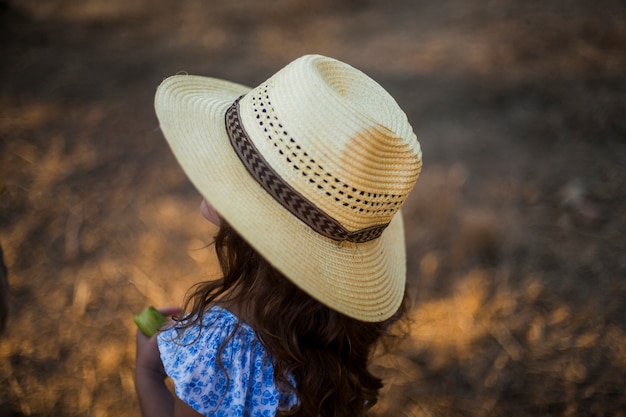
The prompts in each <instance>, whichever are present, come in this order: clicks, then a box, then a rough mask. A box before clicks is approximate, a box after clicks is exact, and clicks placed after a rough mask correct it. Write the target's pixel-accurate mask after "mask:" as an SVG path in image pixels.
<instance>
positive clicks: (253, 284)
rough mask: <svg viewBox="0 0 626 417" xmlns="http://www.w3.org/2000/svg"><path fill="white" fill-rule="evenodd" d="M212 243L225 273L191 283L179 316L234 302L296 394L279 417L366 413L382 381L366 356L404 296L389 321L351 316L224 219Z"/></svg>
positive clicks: (278, 377)
mask: <svg viewBox="0 0 626 417" xmlns="http://www.w3.org/2000/svg"><path fill="white" fill-rule="evenodd" d="M214 244H215V250H216V253H217V258H218V260H219V264H220V266H221V269H222V274H223V275H222V278H221V279H218V280H214V281H207V282H202V283H199V284H197V285H196V286H195V287H193V288H192V290H191V292H190V294H189V296H188V298H187V300H186V303H185V311H186V315H185V317H184V319H190V318H193V320H191V321H187V322H186V324H183V326H185V327H186V326H191V325H192V324H194V323H197V322H201V320H202V316H203V314H204V312H205V311H207V309H208V308H209V307H210V306H211V305H212V304H213V303H216V302H218V303H225V304H226V305H231V306H232V305H234V306H236V310H237V311H240V312H242V311H243V312H245V314H244V317H245V318H246V319H247V323H248V324H249V325H250V326H251V327H252V328H253V329H254V330H255V332H256V334H257V336H258V337H259V339H260V341H261V343H263V345H264V346H265V348H266V349H267V350H268V351H269V352H270V353H271V354H272V356H273V357H274V360H275V361H274V379H275V383H276V385H277V386H278V387H279V388H280V389H282V390H285V391H287V392H288V391H293V392H295V394H296V395H297V397H298V405H297V406H295V407H294V408H292V409H291V410H281V411H279V413H278V414H277V415H278V416H299V417H348V416H349V417H358V416H364V415H366V413H367V411H368V410H369V409H370V408H371V407H372V406H373V405H374V404H376V402H377V399H378V392H379V390H380V388H381V387H382V381H381V379H380V378H378V377H376V376H374V375H373V374H372V373H370V371H369V370H368V362H369V359H370V356H371V354H372V351H373V349H374V347H375V346H376V344H377V342H378V341H379V339H381V337H382V336H384V335H387V334H388V333H389V328H390V326H391V324H392V323H393V322H395V321H397V320H398V319H400V317H401V316H403V315H404V311H405V310H406V302H403V304H402V307H401V308H400V309H399V310H398V313H396V314H395V315H394V317H392V318H391V319H389V320H387V321H384V322H380V323H367V322H363V321H359V320H355V319H352V318H350V317H348V316H345V315H343V314H341V313H338V312H336V311H334V310H332V309H330V308H328V307H326V306H325V305H323V304H321V303H320V302H318V301H317V300H315V299H313V298H312V297H310V296H309V295H308V294H306V293H305V292H303V291H301V290H300V289H299V288H298V287H296V286H295V285H294V284H292V283H291V282H290V281H289V280H288V279H287V278H285V276H284V275H283V274H281V273H280V272H279V271H278V270H277V269H275V268H274V267H273V266H272V265H271V264H270V263H269V262H268V261H266V260H265V259H264V258H263V257H262V256H260V255H259V254H258V253H257V252H256V250H254V249H253V248H252V247H251V246H250V245H249V244H248V243H247V242H246V241H245V240H244V239H243V238H241V237H240V236H239V234H238V233H237V232H235V231H234V229H233V228H232V227H231V226H230V225H229V224H228V223H226V222H225V221H224V220H222V222H221V225H220V230H219V232H218V234H217V235H216V237H215V242H214ZM405 300H406V296H405ZM183 323H185V321H184V320H183ZM219 356H220V355H218V357H219ZM290 376H292V377H293V379H294V380H295V386H293V385H292V383H290Z"/></svg>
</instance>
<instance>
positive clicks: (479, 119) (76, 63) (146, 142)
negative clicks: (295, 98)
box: [0, 0, 626, 417]
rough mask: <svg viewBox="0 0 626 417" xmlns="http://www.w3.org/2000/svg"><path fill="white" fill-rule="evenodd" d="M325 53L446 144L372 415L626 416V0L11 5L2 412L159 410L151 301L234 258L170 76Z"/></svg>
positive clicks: (419, 225) (233, 71)
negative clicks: (140, 319) (188, 154)
mask: <svg viewBox="0 0 626 417" xmlns="http://www.w3.org/2000/svg"><path fill="white" fill-rule="evenodd" d="M307 53H320V54H324V55H329V56H332V57H334V58H338V59H340V60H343V61H345V62H348V63H350V64H352V65H354V66H356V67H357V68H359V69H361V70H363V71H364V72H366V73H367V74H369V75H370V76H372V77H373V78H374V79H376V80H377V81H379V82H380V83H381V84H382V85H383V86H384V87H385V88H386V89H387V90H388V91H389V92H390V93H391V94H392V95H393V96H394V97H395V98H396V99H397V101H398V102H399V104H400V106H401V107H402V108H403V109H405V111H406V112H407V115H408V117H409V119H410V121H411V123H412V124H413V126H414V128H415V131H416V133H417V135H418V138H419V140H420V142H421V145H422V148H423V152H424V168H423V173H422V176H421V178H420V180H419V181H418V185H417V187H416V188H415V190H414V192H413V194H412V196H411V198H410V200H409V201H408V202H407V204H406V206H405V210H404V215H405V219H406V226H407V250H408V267H409V282H410V291H411V294H412V296H413V299H414V305H413V308H412V310H411V319H412V323H411V333H410V336H408V337H407V338H406V339H404V340H403V341H401V342H400V343H399V344H397V345H396V347H395V348H394V349H393V350H391V351H389V352H386V353H381V354H380V355H378V356H377V357H376V360H375V363H374V370H375V371H376V372H377V373H378V374H380V375H382V376H384V377H385V381H386V386H385V389H384V396H383V398H382V400H381V402H380V404H379V405H378V406H377V407H376V408H375V411H376V415H377V416H394V417H395V416H420V417H421V416H626V396H625V394H624V387H625V386H626V236H625V232H626V227H625V226H626V2H624V1H618V0H594V1H591V0H579V1H576V0H572V1H565V0H553V1H549V2H535V1H523V0H498V1H495V0H494V1H490V0H483V1H476V0H438V1H436V2H431V1H419V0H416V1H409V0H385V1H375V0H315V1H306V0H266V1H254V0H231V1H217V0H185V1H166V0H80V1H78V0H73V1H72V0H2V1H0V243H1V244H2V248H3V250H4V256H5V262H6V264H7V266H8V269H9V274H8V291H5V290H3V292H5V293H6V292H8V294H5V295H6V296H7V297H6V299H7V301H6V303H7V304H8V313H9V315H8V320H7V322H6V328H5V330H4V332H3V333H2V334H0V416H1V417H7V416H13V417H15V416H57V417H58V416H61V417H74V416H94V417H101V416H110V415H115V416H121V417H131V416H133V417H137V416H139V409H138V407H137V405H136V398H135V393H134V385H133V366H134V332H135V327H134V324H133V322H132V315H133V313H135V312H138V311H140V310H141V309H143V307H144V306H146V305H148V304H154V305H157V306H164V305H177V304H180V303H181V301H182V299H183V297H184V295H185V291H186V290H187V288H188V287H189V286H191V285H192V284H193V283H194V282H197V281H200V280H204V279H208V278H211V277H213V276H215V273H216V271H215V268H214V267H213V264H212V262H211V259H212V255H211V253H210V249H208V248H207V247H206V245H207V244H208V243H209V242H210V236H211V233H212V232H213V231H212V230H210V226H209V225H208V224H207V222H205V221H203V220H202V219H201V217H200V214H199V211H198V206H199V203H200V198H199V197H198V195H197V193H196V192H195V190H194V189H193V187H192V186H191V185H190V183H189V182H188V181H187V179H186V178H185V176H184V175H183V173H182V171H181V169H180V168H179V167H178V165H177V164H176V162H175V160H174V158H173V156H172V155H171V153H170V151H169V149H168V148H167V145H166V143H165V141H164V140H163V139H162V137H161V135H160V133H159V130H158V124H157V121H156V118H155V116H154V114H153V108H152V100H153V95H154V92H155V89H156V86H157V85H158V84H159V82H160V81H161V80H162V79H163V78H164V77H166V76H168V75H172V74H175V73H177V72H180V71H186V72H188V73H193V74H201V75H210V76H214V77H220V78H227V79H230V80H234V81H238V82H240V83H243V84H248V85H257V84H258V83H260V82H262V81H264V80H265V79H266V78H268V77H269V76H270V75H271V74H272V73H274V72H275V71H277V70H278V69H280V68H281V67H283V66H284V65H285V64H287V63H288V62H290V61H291V60H293V59H295V58H297V57H298V56H300V55H303V54H307ZM0 284H1V283H0ZM0 288H3V286H2V285H0ZM0 300H1V298H0ZM5 305H6V304H5ZM1 311H2V309H0V312H1Z"/></svg>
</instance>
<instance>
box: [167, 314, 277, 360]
mask: <svg viewBox="0 0 626 417" xmlns="http://www.w3.org/2000/svg"><path fill="white" fill-rule="evenodd" d="M170 345H171V348H174V349H175V350H176V351H178V352H180V351H181V350H185V349H186V350H189V351H198V350H204V351H211V350H213V349H215V348H217V349H218V350H220V351H222V352H226V351H227V350H228V351H231V350H233V349H253V350H259V353H263V352H264V351H265V349H264V347H263V345H262V344H261V342H260V341H259V340H258V338H257V336H256V333H255V332H254V330H253V329H252V328H251V327H250V326H249V325H248V324H246V323H245V322H243V321H241V320H240V319H239V318H238V317H237V316H236V315H235V314H234V313H232V312H231V311H230V310H228V309H226V308H224V307H221V306H219V305H213V306H212V307H211V308H210V309H209V310H207V311H206V312H205V313H204V315H203V316H202V320H201V321H200V322H198V323H195V324H193V325H190V326H189V325H186V324H185V323H184V322H183V323H177V324H173V325H172V326H171V327H170V328H168V329H166V330H165V331H163V332H162V333H161V334H160V335H159V347H160V348H161V347H163V348H167V347H170ZM163 353H164V352H161V354H162V355H163Z"/></svg>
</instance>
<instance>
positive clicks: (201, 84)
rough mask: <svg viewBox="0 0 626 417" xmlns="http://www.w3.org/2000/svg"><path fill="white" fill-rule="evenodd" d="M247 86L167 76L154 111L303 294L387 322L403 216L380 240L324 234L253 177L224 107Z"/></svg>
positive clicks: (189, 161)
mask: <svg viewBox="0 0 626 417" xmlns="http://www.w3.org/2000/svg"><path fill="white" fill-rule="evenodd" d="M248 91H250V88H249V87H246V86H242V85H240V84H236V83H232V82H229V81H224V80H219V79H215V78H209V77H200V76H192V75H176V76H172V77H170V78H167V79H165V80H164V81H163V83H162V84H161V85H160V86H159V88H158V90H157V93H156V96H155V109H156V114H157V117H158V119H159V123H160V127H161V130H162V132H163V134H164V136H165V138H166V139H167V141H168V143H169V145H170V147H171V149H172V151H173V153H174V155H175V157H176V158H177V160H178V162H179V163H180V165H181V167H182V168H183V170H184V171H185V173H186V175H187V176H188V178H189V179H190V180H191V182H192V183H193V184H194V186H195V187H196V188H197V189H198V191H199V192H200V193H201V194H202V195H203V196H204V197H205V198H206V199H207V201H209V202H210V203H211V205H212V206H213V207H214V208H215V209H216V210H217V212H218V213H220V215H221V216H222V217H224V218H225V219H226V220H227V221H228V222H229V223H230V224H231V225H232V227H233V228H234V229H235V230H237V232H238V233H239V234H240V235H241V236H242V237H243V238H244V239H246V240H247V241H248V242H249V243H250V244H251V245H252V246H253V247H254V248H255V249H256V250H257V251H258V252H259V253H260V254H261V255H262V256H263V257H265V258H266V259H267V260H268V261H269V262H270V263H271V264H272V265H273V266H274V267H276V268H277V269H278V270H279V271H281V272H282V273H283V274H284V275H285V276H286V277H287V278H288V279H290V280H291V281H292V282H293V283H294V284H296V285H297V286H298V287H300V288H301V289H302V290H303V291H305V292H307V293H308V294H309V295H311V296H312V297H313V298H315V299H317V300H318V301H320V302H322V303H323V304H325V305H327V306H328V307H330V308H332V309H334V310H336V311H339V312H340V313H343V314H345V315H347V316H350V317H352V318H355V319H358V320H362V321H367V322H379V321H383V320H386V319H388V318H389V317H391V316H392V315H393V314H394V313H395V312H396V311H397V309H398V308H399V306H400V304H401V302H402V298H403V296H404V287H405V280H406V254H405V244H404V229H403V222H402V214H401V213H400V212H399V213H397V214H396V215H395V216H394V218H393V220H392V221H391V223H390V224H389V226H388V227H387V229H385V231H384V232H383V234H382V236H381V237H380V238H378V239H375V240H372V241H369V242H365V243H358V244H357V243H351V242H337V241H333V240H331V239H328V238H326V237H323V236H321V235H319V234H318V233H316V232H314V231H313V230H311V229H310V228H309V226H307V225H306V224H304V223H303V222H301V221H300V220H299V219H298V218H296V217H295V216H294V215H292V214H291V213H290V212H289V211H287V210H286V209H285V208H284V207H283V206H282V205H281V204H279V203H277V202H276V201H275V200H274V199H273V198H272V197H271V196H270V195H269V194H268V193H267V192H266V191H265V190H264V189H263V188H262V187H261V186H260V185H259V184H258V183H257V182H256V181H255V180H254V178H252V176H250V174H249V173H248V171H247V170H246V168H245V167H244V165H243V164H242V163H241V161H240V160H239V158H238V156H237V155H236V153H235V152H234V150H233V148H232V146H231V144H230V141H229V138H228V134H227V132H226V128H225V121H224V117H225V113H226V110H227V109H228V107H229V106H230V105H231V104H232V103H233V101H234V100H235V99H237V98H238V97H239V96H241V95H243V94H246V93H247V92H248ZM244 127H245V126H244Z"/></svg>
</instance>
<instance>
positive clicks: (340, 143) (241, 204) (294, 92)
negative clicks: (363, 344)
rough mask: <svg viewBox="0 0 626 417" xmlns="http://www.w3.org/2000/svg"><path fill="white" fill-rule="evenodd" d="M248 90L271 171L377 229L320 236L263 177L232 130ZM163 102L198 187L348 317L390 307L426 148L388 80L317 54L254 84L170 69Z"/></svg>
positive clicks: (323, 204)
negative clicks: (367, 236)
mask: <svg viewBox="0 0 626 417" xmlns="http://www.w3.org/2000/svg"><path fill="white" fill-rule="evenodd" d="M242 95H244V97H243V98H242V99H241V100H240V102H239V106H238V109H239V113H238V116H239V119H240V122H241V124H242V125H243V129H244V130H245V132H246V133H247V136H248V137H249V139H250V141H251V142H252V143H253V144H254V146H255V147H256V151H258V153H259V155H260V156H261V158H262V159H263V160H264V161H265V162H266V163H267V164H268V165H269V166H270V167H271V168H272V170H273V171H274V172H275V173H277V174H278V175H279V176H280V177H281V178H282V179H283V181H285V182H286V183H287V184H288V185H289V186H290V187H291V188H292V189H293V190H295V191H296V192H297V193H298V194H300V195H301V196H302V197H304V198H305V199H306V200H308V201H309V202H311V203H313V204H314V205H315V206H316V207H317V208H318V209H319V210H321V212H323V213H324V214H325V215H328V216H330V217H331V218H332V219H334V220H335V221H337V222H338V223H339V224H340V225H341V226H342V227H343V228H345V229H346V230H348V231H349V232H354V231H359V230H362V229H367V228H369V227H376V226H380V225H386V224H388V226H387V227H386V229H385V230H384V232H383V233H382V235H380V237H378V238H376V239H373V240H369V241H366V242H361V243H355V242H350V241H337V240H333V239H331V238H329V237H325V236H322V235H321V234H319V233H317V232H315V231H314V230H313V229H312V228H311V227H309V225H307V224H305V223H304V222H303V221H302V220H301V219H299V218H298V217H297V216H295V215H294V214H293V213H292V212H290V211H289V210H288V209H287V208H286V207H285V206H283V205H281V204H280V203H278V202H277V200H276V199H275V198H274V197H273V196H272V195H270V194H269V193H268V192H267V191H266V190H265V189H264V188H263V187H262V186H261V185H260V184H259V182H258V181H257V179H255V178H254V177H253V176H252V175H251V173H250V172H249V171H248V170H247V169H246V167H245V166H244V164H243V163H242V161H241V160H240V158H239V157H238V156H237V154H236V153H235V151H234V149H233V146H232V145H231V142H230V139H229V134H228V131H227V129H226V123H225V115H226V112H227V110H228V109H229V108H230V107H231V106H232V105H233V102H234V101H235V100H236V99H237V98H238V97H240V96H242ZM155 108H156V112H157V116H158V118H159V122H160V125H161V129H162V132H163V134H164V135H165V137H166V139H167V140H168V142H169V144H170V146H171V148H172V151H173V152H174V155H175V156H176V158H177V159H178V161H179V163H180V164H181V166H182V168H183V169H184V171H185V173H186V174H187V176H188V177H189V178H190V180H191V181H192V182H193V184H194V185H195V186H196V188H197V189H198V190H199V191H200V193H201V194H202V195H203V196H204V197H205V198H206V199H207V200H208V201H209V202H210V203H211V204H212V205H213V206H214V207H215V209H216V210H217V211H218V212H219V213H220V215H222V216H223V217H224V218H225V219H226V220H227V221H228V222H229V223H230V224H231V225H232V226H233V227H234V228H235V229H236V230H237V231H238V232H239V233H240V234H241V235H242V236H243V237H244V238H245V239H246V240H247V241H248V242H250V243H251V244H252V245H253V246H254V247H255V248H256V249H257V250H258V251H259V252H260V253H261V254H262V255H263V256H264V257H265V258H266V259H268V261H270V262H271V263H272V264H273V265H274V266H275V267H276V268H278V269H279V270H280V271H281V272H282V273H283V274H285V276H287V277H288V278H289V279H290V280H292V281H293V282H294V283H295V284H296V285H298V286H299V287H300V288H301V289H302V290H304V291H305V292H307V293H308V294H310V295H311V296H313V297H314V298H316V299H317V300H319V301H320V302H322V303H324V304H326V305H328V306H329V307H331V308H333V309H335V310H337V311H339V312H341V313H343V314H346V315H348V316H350V317H353V318H356V319H359V320H363V321H382V320H385V319H387V318H389V317H390V316H391V315H393V314H394V312H395V311H396V310H397V308H398V307H399V304H400V302H401V300H402V297H403V293H404V286H405V275H406V255H405V247H404V233H403V225H402V217H401V212H400V207H401V206H402V204H403V202H404V201H405V199H406V197H407V195H408V193H409V192H410V191H411V189H412V188H413V185H414V183H415V181H416V179H417V177H418V175H419V172H420V169H421V150H420V146H419V143H418V142H417V139H416V137H415V134H414V133H413V130H412V128H411V126H410V125H409V123H408V121H407V118H406V115H405V114H404V112H402V110H401V109H400V108H399V107H398V105H397V104H396V102H395V101H394V100H393V98H392V97H391V96H390V95H389V94H388V93H387V92H386V91H385V90H384V89H383V88H382V87H381V86H380V85H378V84H377V83H376V82H375V81H373V80H372V79H370V78H369V77H367V76H366V75H365V74H363V73H362V72H360V71H358V70H356V69H354V68H352V67H350V66H349V65H347V64H344V63H341V62H339V61H336V60H333V59H331V58H326V57H322V56H317V55H309V56H305V57H302V58H299V59H298V60H296V61H294V62H292V63H291V64H289V65H288V66H287V67H285V68H283V69H282V70H280V71H279V72H277V73H276V74H274V75H273V76H272V77H271V78H270V79H268V80H267V81H266V82H265V83H263V84H261V85H260V86H258V87H257V88H255V89H250V88H248V87H245V86H242V85H239V84H235V83H231V82H228V81H223V80H218V79H213V78H208V77H199V76H191V75H177V76H173V77H170V78H168V79H166V80H165V81H164V82H163V83H162V84H161V86H159V89H158V90H157V94H156V97H155Z"/></svg>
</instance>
